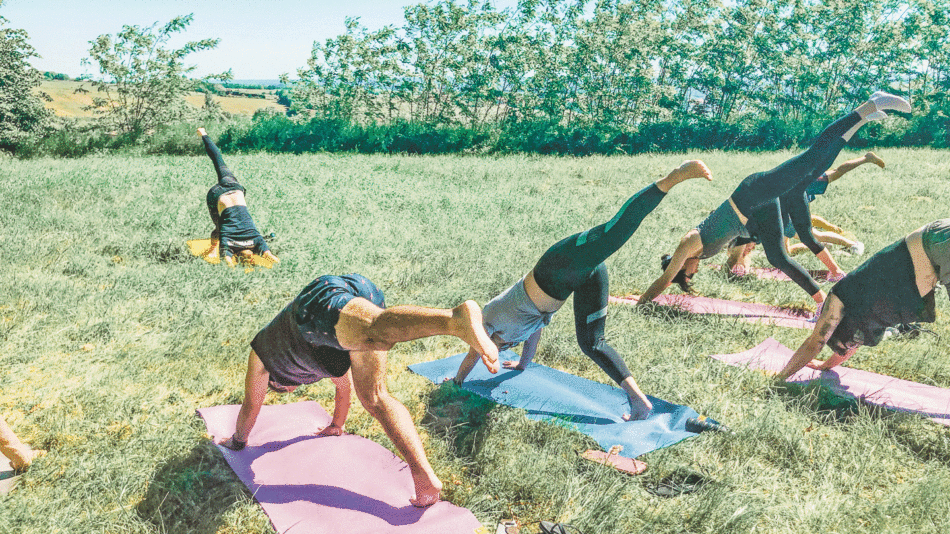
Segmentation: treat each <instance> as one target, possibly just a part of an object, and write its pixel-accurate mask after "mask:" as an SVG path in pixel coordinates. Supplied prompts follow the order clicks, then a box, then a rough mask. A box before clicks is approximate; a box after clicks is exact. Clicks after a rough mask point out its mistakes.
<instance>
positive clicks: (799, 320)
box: [610, 294, 815, 328]
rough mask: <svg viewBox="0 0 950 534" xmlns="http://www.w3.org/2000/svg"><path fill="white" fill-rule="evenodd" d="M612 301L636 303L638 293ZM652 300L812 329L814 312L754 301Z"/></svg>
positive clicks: (671, 297)
mask: <svg viewBox="0 0 950 534" xmlns="http://www.w3.org/2000/svg"><path fill="white" fill-rule="evenodd" d="M610 302H614V303H617V304H636V303H637V296H636V295H631V296H629V297H610ZM653 302H656V303H657V304H660V305H663V306H675V307H677V308H681V309H683V310H686V311H688V312H690V313H703V314H704V313H710V314H715V315H728V316H732V317H738V318H739V319H741V320H742V321H746V322H749V323H762V324H770V325H775V326H785V327H789V328H813V327H814V326H815V325H814V323H810V322H808V319H809V318H811V315H812V314H811V313H808V312H805V313H806V314H807V315H802V314H801V313H798V312H795V311H793V310H789V309H786V308H779V307H778V306H770V305H768V304H758V303H755V302H736V301H733V300H723V299H713V298H709V297H698V296H694V295H668V294H666V295H660V296H659V297H657V298H656V299H655V300H654V301H653Z"/></svg>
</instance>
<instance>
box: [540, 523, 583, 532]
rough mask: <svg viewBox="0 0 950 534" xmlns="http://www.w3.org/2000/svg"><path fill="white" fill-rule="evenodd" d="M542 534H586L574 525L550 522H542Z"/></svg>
mask: <svg viewBox="0 0 950 534" xmlns="http://www.w3.org/2000/svg"><path fill="white" fill-rule="evenodd" d="M539 526H540V527H541V533H542V534H584V533H583V532H581V530H580V529H579V528H577V527H575V526H574V525H568V524H567V523H552V522H550V521H541V523H539Z"/></svg>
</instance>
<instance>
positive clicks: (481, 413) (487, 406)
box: [422, 382, 499, 457]
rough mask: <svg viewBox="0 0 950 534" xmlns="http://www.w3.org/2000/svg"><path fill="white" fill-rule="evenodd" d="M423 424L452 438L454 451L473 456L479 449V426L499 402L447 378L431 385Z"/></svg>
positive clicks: (437, 432) (480, 436)
mask: <svg viewBox="0 0 950 534" xmlns="http://www.w3.org/2000/svg"><path fill="white" fill-rule="evenodd" d="M425 404H426V406H427V409H426V415H425V417H423V418H422V425H423V426H425V427H426V428H427V429H428V430H429V431H430V432H432V433H433V434H435V435H439V436H445V437H447V438H448V439H450V440H451V441H452V445H453V448H454V450H455V454H457V455H459V456H464V457H472V456H474V455H475V453H476V452H477V451H478V448H479V446H480V442H481V441H482V438H483V434H484V433H480V432H479V430H481V428H482V426H483V425H484V424H485V422H486V421H487V419H488V417H489V413H490V412H491V411H492V410H494V409H496V408H498V406H499V405H498V404H495V403H494V402H492V401H490V400H488V399H485V398H483V397H480V396H478V395H476V394H474V393H470V392H468V391H465V390H464V389H462V388H460V387H458V386H456V385H454V384H452V383H451V382H447V383H444V384H442V385H441V386H440V387H437V388H435V389H432V390H431V391H430V392H429V393H428V397H427V398H426V400H425Z"/></svg>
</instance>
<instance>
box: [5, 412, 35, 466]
mask: <svg viewBox="0 0 950 534" xmlns="http://www.w3.org/2000/svg"><path fill="white" fill-rule="evenodd" d="M0 453H3V455H4V456H6V458H7V460H10V467H12V468H13V469H15V470H16V471H22V470H24V469H26V468H27V467H30V464H32V463H33V460H35V459H36V458H40V457H42V456H45V455H46V451H42V450H34V449H32V448H30V446H29V445H25V444H24V443H23V442H22V441H20V440H19V438H17V437H16V434H14V433H13V430H11V429H10V427H9V426H7V422H6V421H4V420H3V419H0Z"/></svg>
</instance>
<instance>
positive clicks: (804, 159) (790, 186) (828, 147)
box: [638, 91, 910, 304]
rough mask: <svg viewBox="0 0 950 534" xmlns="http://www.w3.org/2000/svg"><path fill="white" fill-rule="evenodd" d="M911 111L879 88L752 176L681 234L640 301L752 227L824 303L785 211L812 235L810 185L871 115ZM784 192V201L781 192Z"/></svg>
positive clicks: (772, 257) (771, 254)
mask: <svg viewBox="0 0 950 534" xmlns="http://www.w3.org/2000/svg"><path fill="white" fill-rule="evenodd" d="M887 109H896V110H899V111H904V112H910V104H908V103H907V101H906V100H904V99H903V98H900V97H898V96H895V95H891V94H888V93H884V92H880V91H879V92H877V93H874V94H873V95H871V98H870V100H868V101H867V102H865V103H864V104H862V105H860V106H859V107H858V108H857V109H856V110H854V111H853V112H851V113H850V114H848V115H846V116H844V117H842V118H840V119H838V120H836V121H835V122H833V123H832V124H831V125H830V126H828V127H827V128H825V130H824V131H823V132H822V133H821V135H819V136H818V138H817V139H816V140H815V143H814V144H813V145H812V146H811V147H810V148H809V149H808V150H806V151H805V152H803V153H801V154H799V155H797V156H795V157H794V158H792V159H789V160H787V161H786V162H785V163H782V164H781V165H779V166H778V167H775V168H774V169H772V170H769V171H766V172H759V173H755V174H752V175H750V176H748V177H746V178H745V179H744V180H743V181H742V182H741V183H740V184H739V186H738V187H737V188H736V190H735V191H734V192H733V193H732V196H730V197H729V198H728V199H727V200H726V201H725V202H723V203H722V205H721V206H719V208H718V209H716V211H714V212H713V213H712V215H710V216H709V217H708V218H707V219H706V220H705V221H703V222H702V223H701V224H700V225H699V226H698V227H696V228H695V229H693V230H690V231H689V232H687V233H686V235H685V236H684V237H683V238H682V240H680V244H679V246H678V247H677V248H676V252H675V253H674V254H673V256H672V261H670V263H669V265H668V266H667V267H666V268H665V269H664V272H663V275H662V276H660V278H658V279H657V280H656V281H655V282H653V284H652V285H651V286H650V287H649V289H647V291H646V292H644V294H643V295H642V296H641V297H640V300H639V302H638V304H646V303H647V302H650V301H652V300H653V299H655V298H656V297H657V296H658V295H659V294H660V293H662V292H663V291H664V290H665V289H666V288H667V287H669V285H670V282H671V281H672V280H673V278H674V277H676V276H677V275H678V274H679V272H680V271H681V270H682V271H683V276H684V277H685V278H686V279H687V280H688V279H689V278H690V277H692V275H693V274H695V273H696V269H697V266H698V264H699V260H700V259H701V258H709V257H711V256H713V255H715V254H716V253H718V252H719V251H720V250H722V248H723V247H725V246H726V245H727V244H729V243H730V242H732V241H733V240H734V239H736V238H737V237H745V238H748V237H749V236H750V233H751V234H752V235H756V236H758V237H759V239H760V240H761V241H762V245H763V248H765V254H766V257H767V258H768V260H769V262H770V263H771V264H772V265H774V266H776V267H778V268H779V269H781V270H782V271H783V272H784V273H785V274H787V275H788V276H789V277H790V278H791V279H792V280H794V281H795V283H797V284H798V285H799V286H800V287H801V288H802V289H804V290H805V291H807V292H808V294H809V295H811V297H812V298H813V299H814V300H815V302H817V303H819V304H821V303H822V302H823V301H824V300H825V293H824V292H823V291H821V289H819V288H818V285H817V284H816V283H815V281H814V280H812V278H811V276H809V275H808V272H806V271H805V270H804V269H802V267H801V266H800V265H798V264H797V263H795V262H794V261H792V260H791V259H790V258H789V257H788V254H787V253H786V251H785V247H784V245H783V243H782V236H783V233H784V228H783V225H782V216H781V211H782V207H783V206H784V207H786V208H787V210H788V212H789V213H790V214H791V215H792V216H793V220H795V219H794V218H797V219H799V220H800V221H802V222H800V223H798V224H796V225H795V226H796V230H798V231H799V235H801V236H803V235H805V234H806V233H808V234H809V235H810V230H811V225H810V220H809V219H810V217H809V218H805V219H802V218H801V216H796V215H795V214H796V213H801V212H807V210H808V203H807V202H806V200H805V191H806V189H808V186H809V185H810V184H811V183H812V182H813V181H814V180H815V179H816V178H818V176H819V175H820V174H821V173H822V172H824V171H825V170H826V169H828V168H829V167H830V166H831V164H832V163H833V162H834V160H835V158H836V157H837V156H838V153H839V152H841V149H842V148H843V147H844V145H845V144H846V143H847V142H848V140H850V139H851V137H852V136H853V135H854V134H855V133H856V132H857V131H858V129H859V128H860V127H861V126H863V125H864V124H865V123H866V122H867V121H869V120H878V119H881V118H884V117H886V116H887V115H886V114H885V113H884V110H887ZM780 197H781V199H782V200H781V203H780V202H779V198H780ZM799 225H801V226H799ZM815 245H816V247H815V248H814V249H813V250H817V251H818V252H816V254H817V256H818V258H819V259H820V260H821V261H822V263H824V264H825V265H826V266H827V267H828V269H829V271H831V275H832V276H840V275H842V274H843V273H842V272H841V269H840V268H839V267H838V265H837V263H835V261H834V259H832V257H831V255H830V254H829V253H828V251H827V250H824V248H823V247H821V245H819V244H817V243H815Z"/></svg>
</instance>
